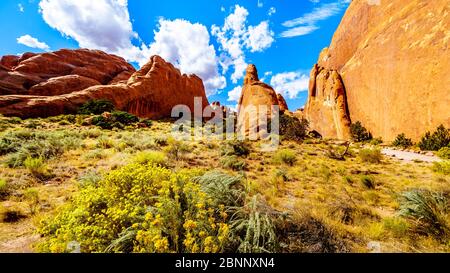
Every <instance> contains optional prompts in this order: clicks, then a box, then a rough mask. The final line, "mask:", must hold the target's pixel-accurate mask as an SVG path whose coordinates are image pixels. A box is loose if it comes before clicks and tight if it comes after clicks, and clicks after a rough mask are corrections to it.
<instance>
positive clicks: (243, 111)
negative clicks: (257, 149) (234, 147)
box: [237, 64, 279, 136]
mask: <svg viewBox="0 0 450 273" xmlns="http://www.w3.org/2000/svg"><path fill="white" fill-rule="evenodd" d="M272 106H279V102H278V98H277V93H276V92H275V91H274V90H273V88H272V87H271V86H269V85H267V84H265V83H263V82H261V81H259V77H258V71H257V69H256V66H255V65H252V64H251V65H249V66H248V68H247V74H246V76H245V79H244V86H243V88H242V94H241V98H240V100H239V106H238V120H237V128H238V132H240V133H241V134H242V135H244V136H249V135H250V134H251V133H264V131H261V130H260V128H264V127H265V128H267V127H266V126H267V121H268V120H270V117H271V114H272ZM264 117H267V118H264Z"/></svg>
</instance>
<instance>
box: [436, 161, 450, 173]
mask: <svg viewBox="0 0 450 273" xmlns="http://www.w3.org/2000/svg"><path fill="white" fill-rule="evenodd" d="M433 171H434V172H436V173H440V174H444V175H450V161H449V160H445V161H442V162H434V163H433Z"/></svg>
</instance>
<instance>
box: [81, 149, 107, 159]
mask: <svg viewBox="0 0 450 273" xmlns="http://www.w3.org/2000/svg"><path fill="white" fill-rule="evenodd" d="M83 157H84V159H104V158H106V157H107V154H106V152H105V151H104V150H103V149H95V150H92V151H89V152H87V153H86V154H84V156H83Z"/></svg>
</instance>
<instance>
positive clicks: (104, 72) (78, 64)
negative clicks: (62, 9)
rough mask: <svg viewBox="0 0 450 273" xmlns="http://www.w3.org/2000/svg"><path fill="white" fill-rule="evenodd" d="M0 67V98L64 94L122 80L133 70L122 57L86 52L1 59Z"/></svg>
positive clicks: (84, 50) (62, 51)
mask: <svg viewBox="0 0 450 273" xmlns="http://www.w3.org/2000/svg"><path fill="white" fill-rule="evenodd" d="M0 64H1V65H2V66H0V95H35V96H55V95H61V94H68V93H72V92H75V91H80V90H83V89H85V88H87V87H91V86H94V85H107V84H112V83H117V82H120V81H122V80H125V81H126V80H128V78H129V77H130V76H131V75H132V74H133V73H134V72H135V71H136V70H135V69H134V68H133V66H131V65H130V64H128V63H127V62H126V61H125V60H124V59H123V58H120V57H117V56H114V55H110V54H106V53H104V52H102V51H98V50H87V49H77V50H67V49H63V50H59V51H55V52H51V53H50V52H49V53H42V54H34V53H25V54H23V55H22V56H21V57H18V56H4V57H2V58H1V60H0Z"/></svg>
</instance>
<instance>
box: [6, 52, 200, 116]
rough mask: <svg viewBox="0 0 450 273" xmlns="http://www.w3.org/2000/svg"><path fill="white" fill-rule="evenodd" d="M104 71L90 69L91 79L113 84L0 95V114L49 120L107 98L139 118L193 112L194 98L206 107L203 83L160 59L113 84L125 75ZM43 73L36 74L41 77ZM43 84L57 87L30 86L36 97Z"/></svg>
mask: <svg viewBox="0 0 450 273" xmlns="http://www.w3.org/2000/svg"><path fill="white" fill-rule="evenodd" d="M80 71H84V72H85V73H81V72H80ZM105 71H107V70H106V69H105V70H103V69H102V70H98V71H97V70H93V71H92V74H91V79H92V80H97V81H99V82H100V83H105V82H107V83H113V84H109V85H95V86H91V87H88V88H85V89H83V90H81V91H76V92H71V93H69V94H62V95H61V94H58V95H54V96H48V95H45V96H42V95H36V94H30V95H6V96H0V113H1V114H4V115H6V116H19V117H22V118H31V117H48V116H55V115H60V114H67V113H75V112H76V111H77V110H78V108H79V107H80V106H81V105H83V104H84V103H86V102H88V101H90V100H96V99H106V100H109V101H111V102H112V103H113V104H114V105H115V106H116V108H117V109H119V110H122V111H127V112H130V113H132V114H135V115H137V116H139V117H142V118H151V119H159V118H165V117H170V116H171V112H172V108H173V107H174V106H176V105H186V106H188V107H189V108H190V109H191V111H192V112H194V103H195V101H194V98H195V97H199V98H201V105H199V106H201V107H203V108H202V109H204V108H205V107H206V106H207V105H208V100H207V98H206V95H205V89H204V86H203V82H202V80H201V79H200V78H199V77H197V76H195V75H189V76H188V75H183V74H181V73H180V71H179V70H178V69H176V68H175V67H174V66H173V65H172V64H170V63H167V62H166V61H164V60H163V59H162V58H161V57H159V56H153V57H151V59H150V61H149V62H148V63H147V64H146V65H144V66H143V67H142V68H141V69H140V70H139V71H137V72H135V73H134V74H133V75H132V76H131V77H130V78H129V79H128V80H127V81H119V82H118V83H114V82H115V78H117V77H122V78H126V76H124V75H121V74H123V73H121V72H120V71H117V73H116V77H107V76H106V74H105ZM77 72H79V74H76V75H78V76H79V77H80V78H81V77H85V76H86V75H89V73H88V72H87V70H84V69H83V68H82V67H79V68H78V69H77ZM42 73H43V72H39V73H37V74H38V75H41V74H42ZM45 73H49V72H48V71H47V72H45ZM80 74H83V75H85V76H83V75H80ZM93 77H94V78H93ZM80 78H78V77H74V78H71V79H70V80H67V77H66V79H65V82H66V83H67V86H70V85H71V83H70V82H72V83H74V85H77V84H75V83H76V82H77V81H78V80H79V79H80ZM92 83H94V82H92ZM42 85H44V86H42ZM45 85H48V86H59V84H58V81H57V82H55V83H52V82H51V81H47V82H45V83H44V84H40V85H37V86H33V87H34V89H35V90H34V91H36V92H37V93H39V94H43V93H45V92H44V91H41V90H47V89H46V88H45ZM80 85H81V84H80ZM41 88H42V89H41ZM58 88H59V87H58ZM58 88H56V89H58ZM69 89H70V88H69ZM52 90H54V89H52Z"/></svg>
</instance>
